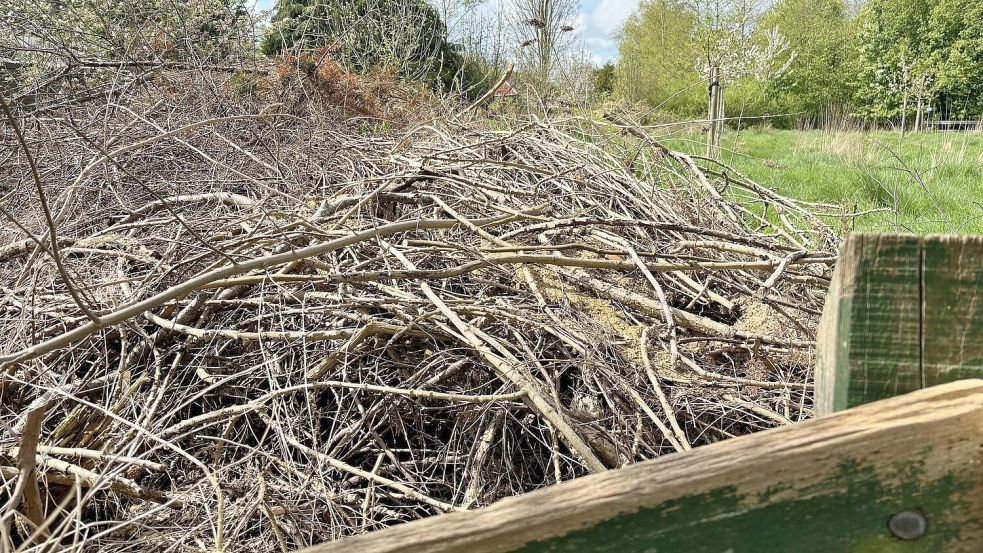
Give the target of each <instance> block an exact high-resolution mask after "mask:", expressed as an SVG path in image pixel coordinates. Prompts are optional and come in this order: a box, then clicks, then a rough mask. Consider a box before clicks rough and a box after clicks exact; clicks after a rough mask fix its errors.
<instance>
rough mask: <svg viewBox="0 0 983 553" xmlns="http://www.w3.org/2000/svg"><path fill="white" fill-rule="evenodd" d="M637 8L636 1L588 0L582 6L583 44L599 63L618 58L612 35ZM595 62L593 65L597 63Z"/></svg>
mask: <svg viewBox="0 0 983 553" xmlns="http://www.w3.org/2000/svg"><path fill="white" fill-rule="evenodd" d="M637 7H638V0H588V1H587V2H585V4H584V6H583V13H582V16H581V21H583V27H582V30H583V36H584V43H585V44H586V45H587V48H588V50H590V52H591V58H592V59H594V60H599V62H600V63H603V62H606V61H610V60H613V59H615V58H617V57H618V46H617V43H616V42H615V40H614V34H615V33H617V32H618V29H620V28H621V25H622V24H623V23H624V22H625V19H627V18H628V16H629V15H631V13H632V12H633V11H634V10H635V8H637ZM599 62H598V61H595V63H599Z"/></svg>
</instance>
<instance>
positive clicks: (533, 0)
mask: <svg viewBox="0 0 983 553" xmlns="http://www.w3.org/2000/svg"><path fill="white" fill-rule="evenodd" d="M505 9H506V13H507V14H508V18H509V28H510V30H511V34H512V38H513V41H514V43H515V46H516V58H517V62H518V63H517V65H518V69H519V70H520V71H522V72H524V73H525V74H526V75H527V76H529V77H531V78H532V81H533V83H534V84H535V85H537V87H538V88H540V92H541V93H544V94H545V93H546V92H547V90H546V88H548V85H549V83H550V81H551V80H552V79H553V78H554V77H555V73H556V70H557V62H558V60H560V59H563V57H564V56H566V55H568V54H569V53H570V51H571V47H572V46H573V44H574V39H575V37H576V35H575V34H574V33H573V31H575V28H574V26H573V22H574V17H576V15H577V12H578V11H580V2H579V0H509V1H508V3H507V4H506V6H505Z"/></svg>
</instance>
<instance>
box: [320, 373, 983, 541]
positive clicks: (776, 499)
mask: <svg viewBox="0 0 983 553" xmlns="http://www.w3.org/2000/svg"><path fill="white" fill-rule="evenodd" d="M903 511H916V512H918V513H921V514H922V515H923V516H924V518H925V520H926V521H927V531H926V532H925V534H924V535H922V536H921V537H919V538H917V539H913V540H905V539H900V538H899V537H897V536H896V535H894V534H893V533H892V532H891V531H890V530H889V526H888V523H889V520H891V518H892V516H893V515H896V514H897V513H899V512H903ZM980 513H983V380H967V381H962V382H958V383H952V384H947V385H943V386H937V387H933V388H929V389H926V390H918V391H916V392H913V393H911V394H907V395H904V396H900V397H895V398H890V399H886V400H882V401H880V402H876V403H873V404H868V405H864V406H861V407H857V408H855V409H849V410H846V411H843V412H840V413H836V414H833V415H831V416H829V417H823V418H821V419H816V420H812V421H807V422H804V423H801V424H796V425H792V426H789V427H784V428H780V429H775V430H769V431H766V432H761V433H758V434H754V435H750V436H743V437H740V438H736V439H732V440H727V441H725V442H721V443H718V444H713V445H710V446H705V447H701V448H696V449H694V450H692V451H688V452H684V453H680V454H674V455H667V456H664V457H661V458H658V459H656V460H653V461H650V462H646V463H640V464H638V465H634V466H631V467H627V468H624V469H619V470H611V471H607V472H604V473H599V474H594V475H591V476H587V477H584V478H581V479H579V480H575V481H572V482H567V483H564V484H561V485H558V486H552V487H550V488H547V489H544V490H540V491H537V492H533V493H529V494H526V495H523V496H519V497H515V498H511V499H506V500H503V501H500V502H498V503H496V504H494V505H492V506H490V507H486V508H483V509H479V510H477V511H472V512H458V513H449V514H444V515H439V516H435V517H432V518H429V519H425V520H421V521H416V522H412V523H408V524H402V525H399V526H396V527H393V528H390V529H387V530H382V531H377V532H371V533H369V534H366V535H364V536H360V537H357V538H354V539H349V540H343V541H340V542H335V543H328V544H322V545H319V546H316V547H314V548H312V549H310V550H308V551H307V553H343V552H352V551H358V552H360V553H363V552H364V553H396V552H399V553H424V552H426V553H504V552H522V553H548V552H610V553H614V552H618V553H622V552H624V553H728V552H729V553H768V552H782V553H938V552H945V553H978V552H979V551H983V522H981V518H980V516H979V514H980Z"/></svg>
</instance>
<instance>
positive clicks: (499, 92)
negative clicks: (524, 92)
mask: <svg viewBox="0 0 983 553" xmlns="http://www.w3.org/2000/svg"><path fill="white" fill-rule="evenodd" d="M518 95H519V91H517V90H516V89H515V87H514V86H512V83H511V82H509V81H505V82H503V83H502V84H501V85H499V87H498V88H496V89H495V99H498V98H515V97H516V96H518Z"/></svg>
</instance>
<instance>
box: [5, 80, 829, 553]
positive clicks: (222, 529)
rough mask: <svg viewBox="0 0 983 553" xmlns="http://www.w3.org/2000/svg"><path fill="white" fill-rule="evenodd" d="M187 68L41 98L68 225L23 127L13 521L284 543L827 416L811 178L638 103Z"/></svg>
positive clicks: (17, 195) (78, 535)
mask: <svg viewBox="0 0 983 553" xmlns="http://www.w3.org/2000/svg"><path fill="white" fill-rule="evenodd" d="M182 78H183V77H182V75H181V74H179V73H174V74H168V76H167V77H166V78H165V79H163V80H162V81H161V82H164V83H167V86H166V87H165V88H166V93H162V92H161V91H162V90H164V89H162V88H160V87H157V88H152V89H148V90H151V91H152V93H151V92H148V93H146V94H143V95H138V96H136V97H134V98H133V101H132V102H130V103H129V105H128V106H126V107H124V106H120V105H109V106H107V105H99V106H88V107H86V108H84V109H83V108H81V107H75V108H73V111H71V112H69V111H62V112H55V113H51V114H49V115H46V116H43V117H42V116H38V117H22V118H21V120H20V121H19V124H20V126H21V128H22V130H23V132H24V135H25V137H26V141H25V143H26V145H27V148H28V150H29V151H30V152H31V154H32V156H33V158H34V160H35V162H36V164H37V166H38V167H39V168H40V170H39V175H38V177H39V180H40V181H41V187H42V189H43V191H44V192H45V193H46V196H47V198H48V200H49V202H50V207H51V212H52V214H53V216H52V222H53V225H54V227H55V228H56V233H54V234H52V233H51V232H50V231H49V227H48V226H46V224H45V219H44V217H43V214H42V212H41V210H40V207H39V204H38V196H37V194H36V191H35V188H34V187H33V186H34V184H33V180H32V176H31V172H30V170H29V165H28V158H27V156H26V154H25V149H24V148H22V147H19V146H18V144H17V143H16V141H15V140H14V139H13V137H14V132H13V131H14V129H13V125H12V124H10V123H9V122H8V123H7V124H5V126H3V127H0V131H2V139H3V144H4V148H5V149H4V151H3V153H2V155H3V159H4V160H5V161H4V163H3V165H2V168H0V170H2V174H3V177H2V178H3V181H4V182H5V183H9V184H7V185H5V189H4V190H3V191H2V192H0V194H2V200H3V201H2V204H0V206H2V210H3V214H4V215H5V216H6V221H7V222H6V223H5V224H4V226H3V227H0V233H2V234H0V286H2V288H0V289H2V295H0V309H2V310H3V314H4V316H3V317H2V319H0V320H2V322H0V325H2V331H3V333H4V336H5V337H6V339H5V340H4V342H3V345H2V349H0V397H2V407H0V428H2V429H3V430H2V438H0V490H2V491H0V494H4V495H0V498H5V499H4V502H5V503H4V504H5V506H4V510H3V512H2V514H0V517H2V521H3V526H2V527H0V528H3V529H4V535H3V537H2V539H3V540H5V546H11V545H12V546H15V547H27V546H29V545H30V544H38V543H44V542H45V541H46V540H47V541H48V542H49V543H55V542H57V543H60V544H61V546H65V547H71V544H73V543H74V544H76V546H77V544H80V543H84V544H86V546H87V547H88V548H91V549H112V550H114V551H127V550H141V551H143V550H150V549H155V550H156V549H161V548H165V549H186V548H191V549H195V548H202V547H206V548H215V549H222V548H224V549H229V550H261V551H267V550H272V551H286V550H290V549H295V548H298V547H302V546H305V545H309V544H312V543H316V542H319V541H323V540H332V539H337V538H340V537H343V536H345V535H349V534H353V533H361V532H365V531H369V530H372V529H375V528H380V527H383V526H387V525H392V524H397V523H400V522H403V521H407V520H412V519H416V518H420V517H423V516H428V515H431V514H434V513H438V512H443V511H453V510H461V509H469V508H473V507H476V506H481V505H486V504H489V503H491V502H493V501H495V500H497V499H499V498H502V497H506V496H510V495H514V494H517V493H522V492H525V491H529V490H532V489H536V488H539V487H542V486H545V485H549V484H552V483H555V482H559V481H562V480H567V479H570V478H574V477H577V476H579V475H583V474H586V473H590V472H595V471H602V470H606V469H609V468H614V467H619V466H623V465H625V464H628V463H634V462H637V461H640V460H644V459H649V458H653V457H656V456H659V455H663V454H666V453H671V452H674V451H684V450H687V449H689V448H691V447H695V446H698V445H700V444H705V443H709V442H714V441H717V440H721V439H725V438H727V437H730V436H734V435H739V434H745V433H749V432H754V431H757V430H760V429H764V428H769V427H773V426H777V425H782V424H788V423H789V422H792V421H797V420H800V419H802V418H805V417H808V416H809V415H810V412H811V405H812V385H811V376H810V367H811V364H812V343H813V340H814V335H813V332H814V329H815V326H816V323H817V320H818V315H819V311H820V309H821V304H822V298H823V294H824V291H825V288H826V285H827V282H828V280H829V276H830V268H831V266H832V264H833V263H834V261H835V257H834V254H833V252H834V249H835V238H834V236H833V234H832V233H831V232H830V230H829V229H828V228H827V227H826V226H825V225H823V224H822V223H821V222H820V221H819V220H818V219H816V218H815V217H814V216H812V215H810V213H809V212H808V210H807V209H805V208H804V207H803V206H802V205H800V204H799V203H797V202H795V201H792V200H789V199H787V198H783V197H781V196H779V195H777V194H775V193H774V192H772V191H770V190H768V189H765V188H762V187H760V186H758V185H756V184H755V183H753V182H751V181H750V180H748V179H746V178H744V177H742V176H741V175H739V174H737V173H735V172H734V171H732V170H730V169H729V168H727V167H724V166H721V165H719V164H716V162H712V161H710V160H703V159H698V158H691V157H688V156H685V155H682V154H679V153H676V152H674V151H672V150H670V149H668V148H665V147H663V146H662V145H661V144H659V143H658V141H657V140H655V139H654V138H652V137H650V136H648V135H646V134H645V133H643V132H642V131H640V130H638V129H633V130H632V131H631V132H616V131H617V129H614V130H612V126H611V125H609V124H607V123H604V124H601V123H596V124H595V123H591V122H584V121H576V120H567V121H553V122H544V121H536V120H524V121H494V122H482V121H475V120H448V119H446V118H444V119H435V118H430V117H429V115H430V114H429V112H426V111H424V110H421V113H419V114H417V116H418V117H420V118H421V119H422V120H423V121H424V122H422V123H419V124H412V125H408V126H406V127H400V128H397V129H395V130H390V131H385V130H384V129H381V128H380V127H379V126H378V125H374V124H373V125H366V124H365V123H366V121H367V120H365V119H358V118H354V119H352V118H348V119H344V118H341V116H339V115H338V112H337V111H332V110H328V109H322V107H319V105H318V104H316V103H314V102H307V103H293V104H291V103H290V102H284V101H279V102H278V103H277V104H276V105H273V106H269V105H254V104H248V103H244V102H237V100H236V99H235V96H234V95H232V96H230V95H229V94H231V93H228V87H223V86H210V87H207V88H202V87H181V86H175V83H179V82H181V81H180V79H182ZM195 78H199V77H195ZM219 78H220V77H215V79H219ZM221 78H226V79H228V78H229V77H228V76H225V77H221ZM298 90H299V91H301V92H302V90H303V89H302V88H297V89H295V90H294V92H295V93H300V92H297V91H298ZM216 95H217V97H216ZM280 100H282V99H280ZM622 127H623V128H627V127H626V126H624V125H622ZM25 233H26V234H25ZM55 246H57V252H58V256H59V257H60V262H61V263H62V265H63V270H61V271H60V270H59V268H58V266H57V264H56V263H55V256H54V255H53V254H54V252H55V249H56V248H55ZM62 275H65V276H62ZM71 289H74V290H76V291H77V294H76V295H77V298H73V297H72V294H71V293H70V290H71ZM87 313H88V314H87ZM161 544H163V545H161Z"/></svg>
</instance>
